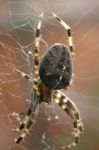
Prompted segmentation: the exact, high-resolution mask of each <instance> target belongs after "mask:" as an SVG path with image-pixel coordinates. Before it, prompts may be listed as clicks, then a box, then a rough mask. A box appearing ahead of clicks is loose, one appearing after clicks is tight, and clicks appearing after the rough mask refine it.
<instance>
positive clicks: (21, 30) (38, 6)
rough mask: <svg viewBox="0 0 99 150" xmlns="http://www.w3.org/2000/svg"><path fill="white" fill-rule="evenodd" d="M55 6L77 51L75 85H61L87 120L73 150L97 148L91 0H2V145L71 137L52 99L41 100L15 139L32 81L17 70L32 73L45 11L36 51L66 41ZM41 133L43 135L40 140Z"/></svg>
mask: <svg viewBox="0 0 99 150" xmlns="http://www.w3.org/2000/svg"><path fill="white" fill-rule="evenodd" d="M50 11H54V12H55V13H56V14H57V15H59V16H60V17H61V18H62V19H64V21H66V22H67V23H68V24H69V25H70V26H71V27H72V31H73V38H74V43H75V51H76V57H75V59H74V73H75V74H76V75H75V82H74V85H73V86H72V87H71V88H70V89H69V90H68V91H63V92H65V94H67V95H68V96H69V97H70V98H71V99H72V100H73V101H74V102H75V103H76V105H77V107H78V109H79V110H80V113H81V116H82V118H83V121H84V124H85V133H84V135H83V137H82V140H81V143H80V144H79V145H78V146H77V150H83V149H85V150H87V149H91V150H94V149H99V144H98V139H99V129H98V125H99V119H98V118H99V117H98V114H99V109H98V105H99V100H98V99H99V98H98V97H99V92H98V88H99V84H98V83H99V69H98V68H99V67H98V64H99V52H98V50H99V42H98V39H99V37H98V35H99V30H98V28H99V17H98V14H99V2H98V1H95V0H87V2H86V1H84V0H80V1H79V0H74V1H73V0H70V1H67V0H55V1H52V0H50V1H49V0H38V1H37V0H8V1H4V0H3V1H0V12H1V13H0V132H1V135H0V149H2V150H9V149H10V150H57V149H58V148H59V147H60V146H62V145H65V144H66V143H69V141H71V137H70V136H69V134H70V132H71V130H72V123H71V120H70V118H69V117H68V116H67V115H66V114H65V113H64V112H63V111H62V110H61V109H60V108H59V107H58V106H57V105H56V104H55V103H54V102H52V103H51V105H49V106H48V105H46V104H42V105H41V106H40V111H39V116H38V120H37V124H36V125H35V126H34V128H33V130H32V131H31V135H30V136H28V137H27V138H26V139H25V142H23V143H21V144H20V145H15V144H14V138H15V137H16V136H17V135H18V133H14V132H13V131H12V129H13V128H16V127H18V126H19V123H18V122H20V121H21V119H22V118H23V117H24V115H20V116H19V115H18V113H24V112H25V110H26V108H27V107H28V102H27V101H28V100H29V99H30V96H31V91H32V84H31V83H29V82H28V81H27V80H25V79H23V78H22V77H21V76H20V75H18V74H17V73H16V71H15V68H16V69H19V70H21V71H23V72H25V73H27V74H30V75H31V76H32V77H33V57H32V55H31V53H30V52H33V41H34V36H35V26H36V24H37V21H38V19H39V16H40V14H41V13H42V12H44V14H45V15H44V19H43V24H42V39H41V46H40V55H41V56H42V55H43V53H44V52H45V51H46V50H47V49H48V47H49V46H50V45H52V44H54V43H57V42H61V43H64V44H66V43H67V36H66V32H65V31H64V29H63V28H62V27H61V26H60V25H59V24H57V22H56V20H55V19H53V17H52V16H51V15H50V13H49V12H50ZM44 139H45V140H44Z"/></svg>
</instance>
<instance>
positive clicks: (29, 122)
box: [14, 94, 39, 144]
mask: <svg viewBox="0 0 99 150" xmlns="http://www.w3.org/2000/svg"><path fill="white" fill-rule="evenodd" d="M31 102H32V103H31V104H30V106H29V108H28V109H27V112H26V115H25V117H24V119H23V121H22V122H21V123H20V126H19V128H18V129H15V130H14V131H18V132H19V133H20V136H18V137H17V138H15V143H17V144H19V143H20V142H21V141H22V140H24V138H25V137H26V136H27V134H29V131H30V129H31V127H32V126H33V125H34V124H35V123H36V118H37V115H38V109H37V108H38V106H39V97H38V96H36V94H33V95H32V96H31ZM33 102H34V103H33Z"/></svg>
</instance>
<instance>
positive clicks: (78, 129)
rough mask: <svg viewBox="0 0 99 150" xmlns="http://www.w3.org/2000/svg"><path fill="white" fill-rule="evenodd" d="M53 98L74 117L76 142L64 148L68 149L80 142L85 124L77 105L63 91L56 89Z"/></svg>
mask: <svg viewBox="0 0 99 150" xmlns="http://www.w3.org/2000/svg"><path fill="white" fill-rule="evenodd" d="M53 98H54V100H55V102H56V103H57V104H59V106H60V107H61V108H62V109H63V110H64V111H65V112H66V113H67V114H68V115H69V116H70V117H71V118H72V119H73V127H74V130H73V133H74V142H72V143H71V144H69V145H67V146H65V147H64V150H67V149H69V148H71V147H72V146H76V145H77V144H78V143H79V141H80V135H81V133H82V132H83V130H84V128H83V124H82V121H81V118H80V114H79V111H78V109H77V107H76V106H75V104H74V103H73V102H72V101H71V100H70V99H69V98H68V97H67V96H65V95H64V94H63V93H62V92H61V91H55V93H54V95H53Z"/></svg>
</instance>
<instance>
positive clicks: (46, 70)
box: [39, 44, 72, 89]
mask: <svg viewBox="0 0 99 150" xmlns="http://www.w3.org/2000/svg"><path fill="white" fill-rule="evenodd" d="M39 74H40V78H41V80H42V82H43V83H44V84H45V86H46V87H47V88H49V89H62V88H65V87H67V86H68V85H69V84H70V81H71V76H72V62H71V57H70V52H69V50H68V49H67V48H66V47H65V46H64V45H63V44H55V45H53V46H51V47H50V48H49V50H48V51H47V53H46V54H45V55H44V57H43V59H42V61H41V63H40V69H39Z"/></svg>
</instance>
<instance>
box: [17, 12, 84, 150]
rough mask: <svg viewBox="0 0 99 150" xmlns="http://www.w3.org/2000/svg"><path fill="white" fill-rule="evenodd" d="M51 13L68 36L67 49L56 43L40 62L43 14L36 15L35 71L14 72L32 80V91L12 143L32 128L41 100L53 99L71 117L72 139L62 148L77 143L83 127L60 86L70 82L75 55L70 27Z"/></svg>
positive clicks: (21, 138)
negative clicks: (32, 72) (31, 72)
mask: <svg viewBox="0 0 99 150" xmlns="http://www.w3.org/2000/svg"><path fill="white" fill-rule="evenodd" d="M51 15H52V16H53V17H54V18H56V20H57V21H58V22H59V23H60V25H61V26H63V27H64V29H65V30H66V32H67V35H68V48H67V47H66V46H65V45H63V44H60V43H55V44H54V45H52V46H51V47H49V49H48V50H47V52H46V53H45V55H44V57H43V58H42V60H41V61H40V59H39V45H40V40H41V36H40V35H41V24H42V18H43V13H42V15H41V17H40V18H39V21H38V23H37V25H36V34H35V41H34V55H33V61H34V74H33V78H32V77H31V76H29V75H28V74H25V73H23V72H22V71H20V70H18V69H16V71H17V72H18V73H19V74H20V75H21V76H22V77H23V78H26V79H27V80H29V82H32V83H33V90H32V94H31V102H30V104H29V107H28V109H27V111H26V115H25V116H24V119H23V120H22V122H21V123H20V126H19V128H17V129H15V130H16V131H19V133H20V135H19V136H18V137H17V138H15V142H16V143H17V144H19V143H20V142H21V141H22V140H24V139H25V138H26V136H27V134H28V133H29V132H30V129H31V127H32V126H33V125H34V124H35V122H36V118H37V112H38V106H39V105H40V104H41V103H42V102H45V103H48V104H49V103H50V102H51V101H52V100H53V101H55V102H56V103H57V104H58V105H59V106H60V107H61V108H62V110H63V111H65V112H66V113H67V114H68V115H69V116H70V117H71V118H72V120H73V136H74V141H73V142H71V143H70V144H69V145H66V146H64V147H63V150H66V149H69V148H71V147H72V146H76V145H77V144H78V143H79V141H80V135H81V134H82V132H83V130H84V128H83V124H82V120H81V117H80V114H79V111H78V109H77V107H76V105H75V104H74V103H73V102H72V101H71V100H70V99H69V98H68V97H67V96H65V95H64V94H63V93H62V92H61V91H60V89H65V90H66V89H67V88H68V86H69V85H70V84H71V81H72V74H73V73H72V64H73V63H72V62H73V57H74V47H73V40H72V33H71V28H70V26H69V25H67V24H66V23H65V22H64V21H63V20H62V19H60V18H59V17H58V16H57V15H56V14H55V13H53V12H51Z"/></svg>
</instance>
